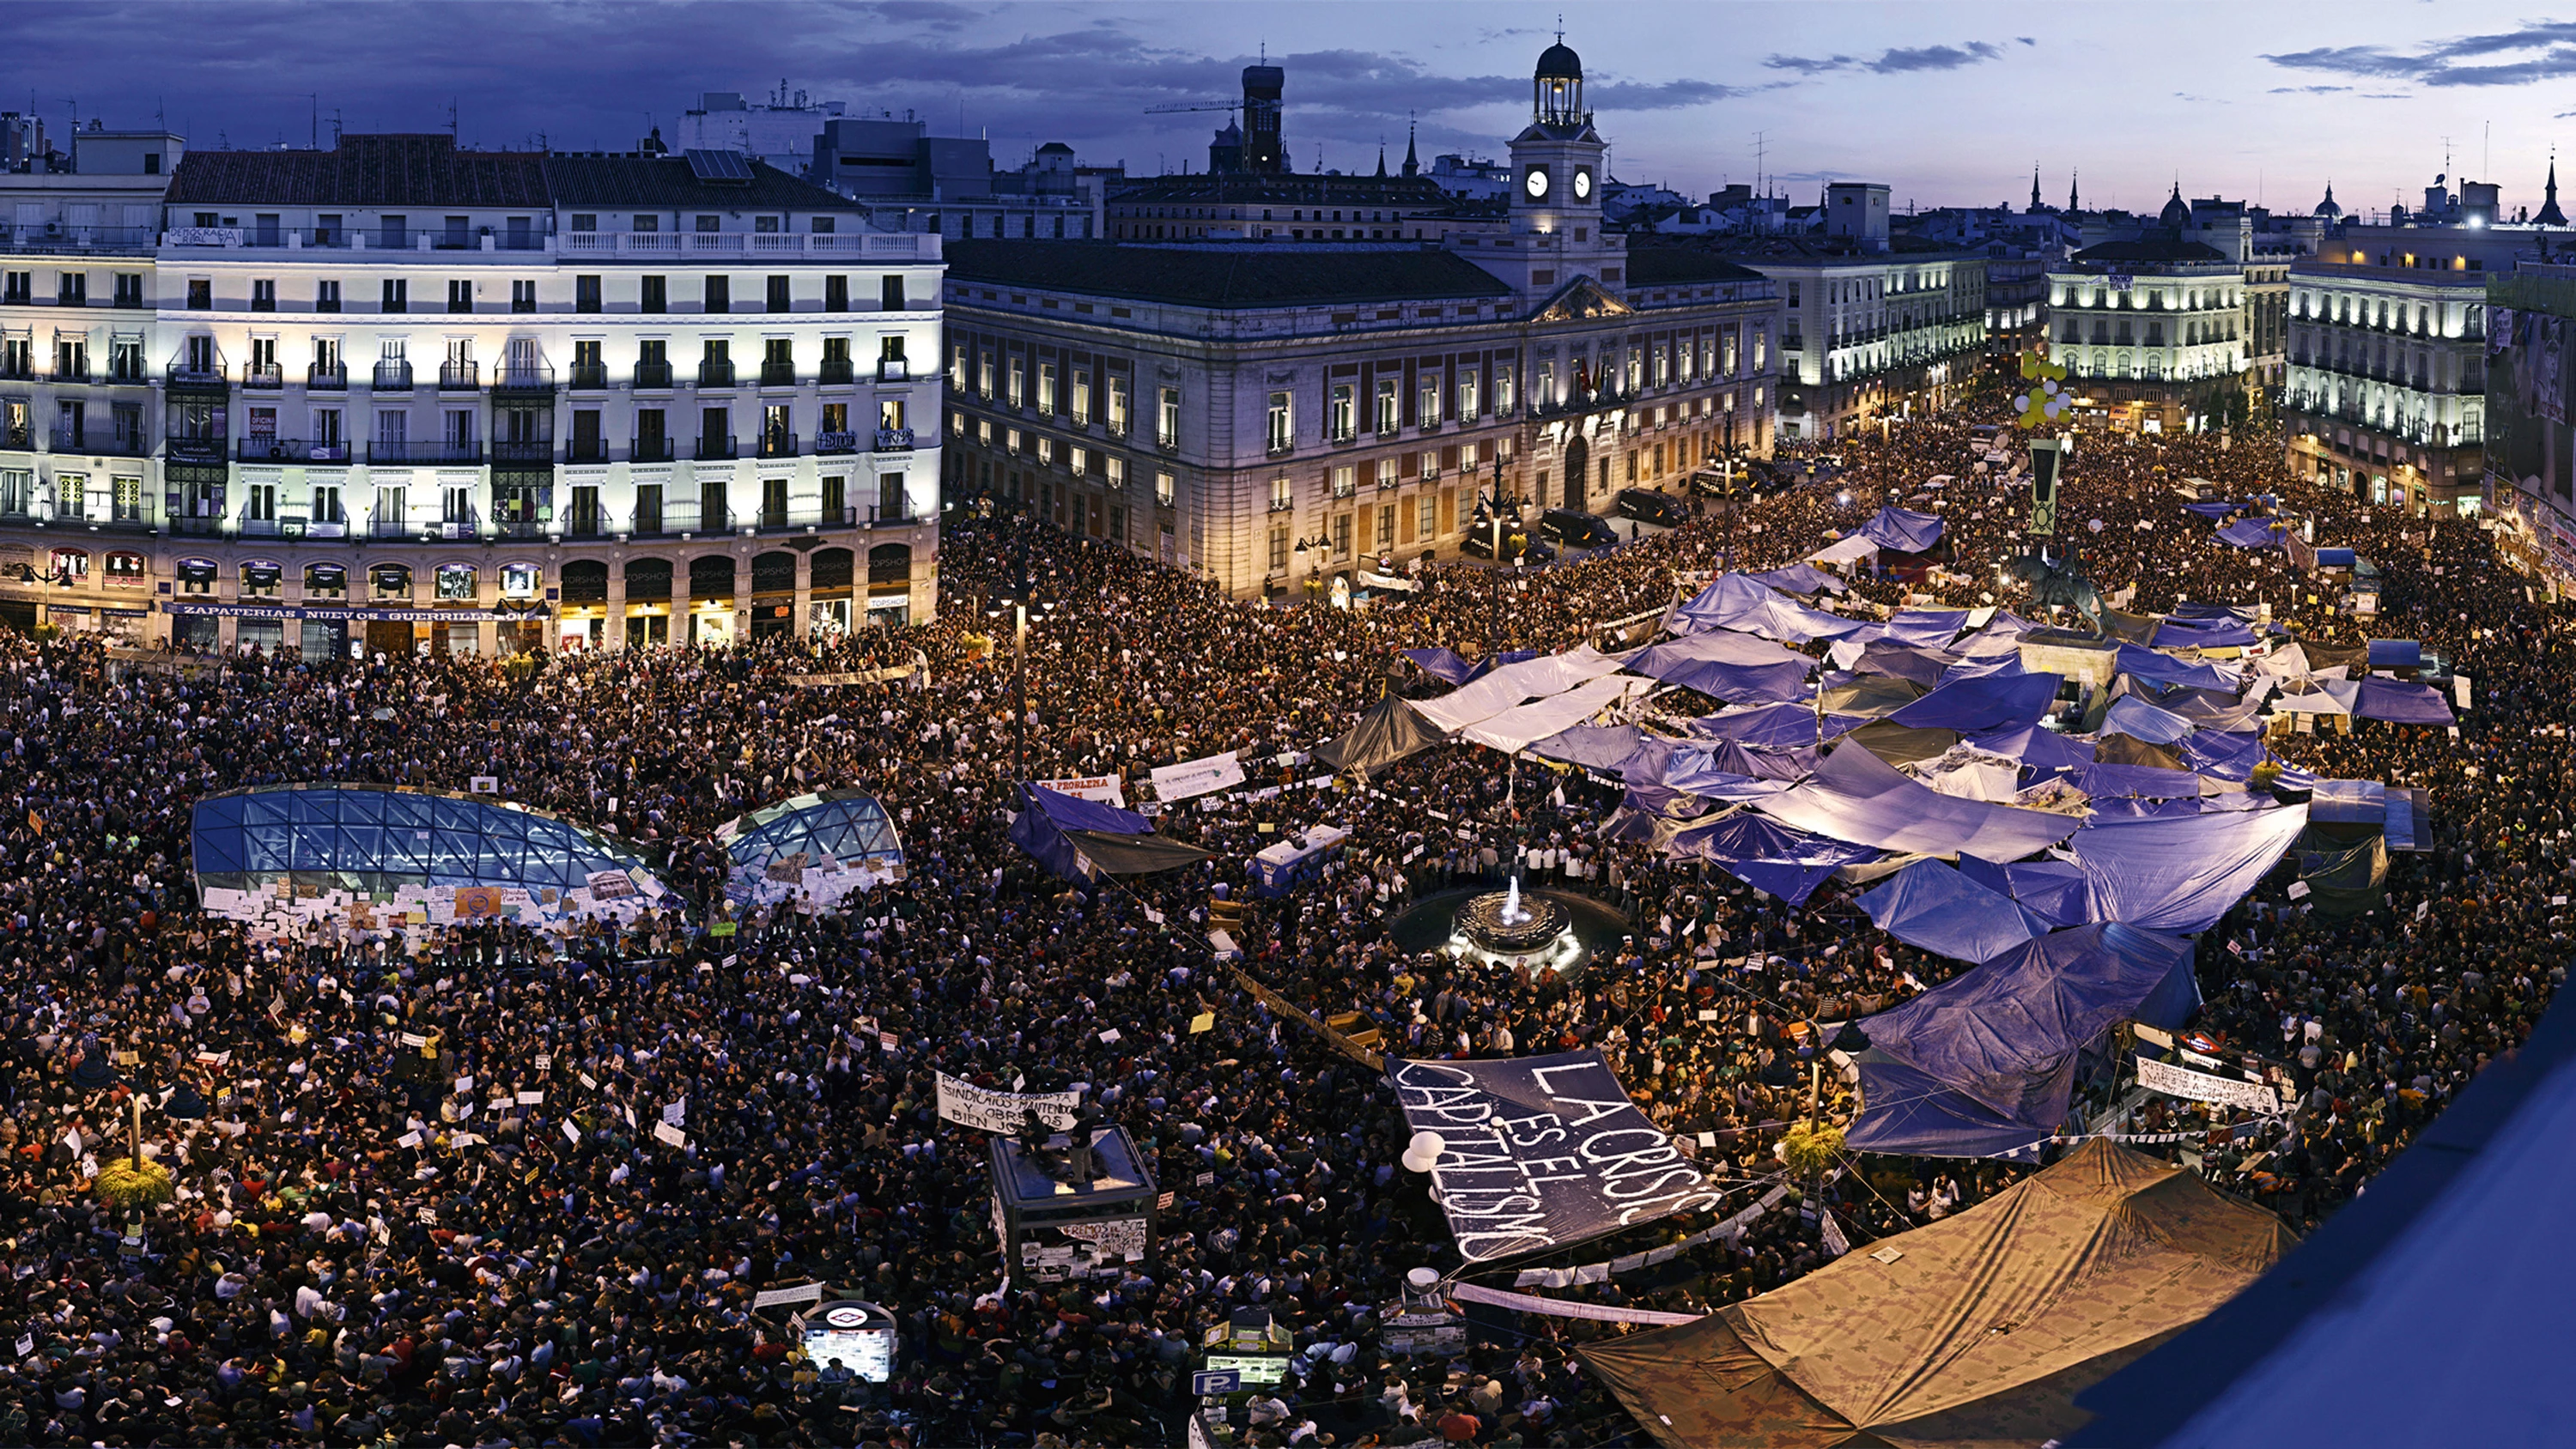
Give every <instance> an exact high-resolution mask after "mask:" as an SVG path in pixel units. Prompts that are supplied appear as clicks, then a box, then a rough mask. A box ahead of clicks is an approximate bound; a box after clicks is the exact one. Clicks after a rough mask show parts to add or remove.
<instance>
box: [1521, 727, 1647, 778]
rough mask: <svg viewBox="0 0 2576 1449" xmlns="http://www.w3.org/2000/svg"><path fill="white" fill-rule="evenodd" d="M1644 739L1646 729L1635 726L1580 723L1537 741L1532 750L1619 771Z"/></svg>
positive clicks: (1562, 760)
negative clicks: (1620, 766) (1621, 762)
mask: <svg viewBox="0 0 2576 1449" xmlns="http://www.w3.org/2000/svg"><path fill="white" fill-rule="evenodd" d="M1645 742H1646V732H1645V731H1644V730H1641V729H1639V728H1637V727H1636V726H1635V725H1594V724H1579V725H1576V726H1574V727H1573V728H1572V729H1568V730H1565V731H1562V732H1560V733H1557V734H1553V735H1549V736H1548V737H1547V738H1545V739H1543V740H1538V741H1534V742H1533V743H1532V744H1531V745H1530V747H1529V751H1530V753H1531V754H1533V755H1536V756H1538V757H1539V758H1540V759H1543V760H1554V761H1556V762H1557V763H1558V764H1561V765H1582V766H1584V767H1586V768H1588V769H1594V770H1616V769H1618V768H1619V762H1620V761H1622V760H1624V759H1627V758H1628V757H1629V756H1630V755H1633V754H1635V753H1637V747H1638V746H1639V745H1642V744H1644V743H1645Z"/></svg>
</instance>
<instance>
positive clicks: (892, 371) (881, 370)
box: [877, 357, 912, 382]
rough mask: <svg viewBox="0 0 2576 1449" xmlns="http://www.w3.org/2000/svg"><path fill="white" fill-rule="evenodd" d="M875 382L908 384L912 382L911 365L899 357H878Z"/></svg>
mask: <svg viewBox="0 0 2576 1449" xmlns="http://www.w3.org/2000/svg"><path fill="white" fill-rule="evenodd" d="M877 381H879V382H910V381H912V363H911V362H910V361H909V360H907V359H905V358H901V357H880V358H878V359H877Z"/></svg>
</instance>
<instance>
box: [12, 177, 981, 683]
mask: <svg viewBox="0 0 2576 1449" xmlns="http://www.w3.org/2000/svg"><path fill="white" fill-rule="evenodd" d="M9 265H10V266H11V267H13V268H18V269H22V270H24V271H25V272H27V273H30V274H31V275H30V276H29V277H28V288H27V291H28V297H29V303H28V307H27V310H28V311H31V312H32V311H43V310H45V309H47V308H50V309H51V310H50V313H49V315H46V316H44V317H42V318H40V319H38V318H30V320H29V321H28V322H27V323H26V324H25V326H24V327H22V328H20V329H19V332H18V333H16V334H13V335H24V336H26V337H29V338H32V337H33V335H34V333H35V332H36V331H37V330H39V329H42V330H44V331H46V332H47V333H48V335H49V336H50V335H55V334H60V333H63V332H65V331H66V330H67V329H69V330H78V329H79V328H80V327H82V326H87V327H88V329H89V331H90V333H91V334H92V336H93V337H94V338H95V339H96V341H94V343H93V345H92V348H91V350H90V353H89V358H90V360H89V362H88V366H89V370H90V371H91V372H93V373H101V374H103V375H104V377H105V381H102V382H98V383H89V382H83V381H78V380H69V381H66V380H65V379H67V378H69V376H70V375H69V374H62V372H61V370H62V369H63V368H64V367H67V366H69V365H70V364H69V363H66V362H64V361H62V360H61V359H62V356H63V354H62V353H61V352H60V350H59V349H57V350H56V351H55V352H54V353H52V354H49V355H36V349H34V348H32V346H31V347H29V348H28V349H26V350H27V351H28V353H29V354H30V356H31V358H32V364H31V366H30V367H29V368H28V369H27V373H26V374H25V375H21V376H20V377H19V379H18V382H24V383H28V384H32V383H33V382H34V381H36V380H37V376H39V375H41V376H42V377H43V378H44V379H45V380H46V381H48V382H49V383H51V384H52V385H51V386H50V387H49V388H48V393H47V396H46V397H45V398H44V399H43V401H45V402H47V403H49V404H51V405H52V407H53V412H54V414H55V415H54V416H49V417H47V418H42V419H38V418H36V417H35V415H34V408H33V405H32V404H33V401H34V400H33V399H30V400H29V404H30V405H29V407H28V408H27V409H26V412H25V416H26V417H27V418H28V419H30V420H31V421H32V422H35V423H40V424H46V425H45V426H30V427H28V428H26V429H23V430H21V431H20V432H12V433H9V434H8V435H7V436H6V437H5V438H0V442H5V443H6V444H7V445H8V446H7V447H6V448H0V553H4V554H5V555H6V556H0V565H10V564H16V565H19V566H21V567H22V568H23V571H24V573H25V574H26V575H28V576H30V577H25V578H19V577H17V576H18V575H19V574H20V573H21V568H20V567H12V568H6V569H5V573H6V574H8V575H9V576H11V577H12V579H13V580H14V582H7V583H0V607H6V608H8V609H9V610H10V611H11V612H12V613H24V612H27V611H29V609H30V606H31V605H32V606H33V607H34V608H35V609H40V610H42V612H43V614H44V615H45V617H47V618H48V619H50V620H51V621H52V622H56V623H63V624H69V625H73V626H75V627H77V626H83V625H87V626H92V627H113V628H116V629H119V630H121V631H123V632H127V633H129V634H134V635H138V636H140V637H144V638H159V637H164V636H170V637H175V638H176V639H178V640H180V641H181V642H186V643H191V644H199V645H216V644H228V643H257V644H261V645H263V646H267V647H284V648H297V649H304V650H308V651H310V650H317V649H318V650H336V649H341V648H346V647H350V646H352V645H356V646H361V647H369V648H375V649H402V648H428V649H438V650H447V651H452V652H465V651H476V652H493V651H499V652H512V651H516V650H522V649H534V648H544V649H558V648H602V647H616V646H619V645H624V644H659V643H684V642H693V641H694V642H712V643H721V642H727V641H730V640H733V639H737V638H741V637H745V636H748V635H758V634H767V633H774V632H793V633H804V632H807V631H809V630H815V629H823V630H839V629H848V628H852V627H857V626H860V625H863V624H865V623H867V622H869V621H870V620H880V621H900V620H905V619H918V618H923V617H927V616H928V615H929V613H930V612H931V611H932V609H933V607H934V600H935V588H936V550H937V526H936V525H937V517H938V510H939V504H940V498H939V477H940V469H939V460H938V452H937V450H938V442H939V439H938V434H937V430H936V428H935V426H933V425H932V423H933V420H934V419H935V418H936V417H937V411H938V388H939V381H938V372H937V368H936V364H935V363H934V362H933V361H932V359H934V358H935V357H936V355H937V352H938V346H939V337H940V311H939V308H940V291H941V289H940V273H941V262H940V239H939V237H937V236H936V235H927V234H918V233H909V234H907V233H889V232H882V231H877V230H873V229H871V228H870V227H869V226H868V224H867V222H866V219H865V217H864V215H863V214H862V213H861V212H860V211H859V210H858V208H857V207H856V206H855V205H854V204H852V203H850V202H848V201H845V200H843V199H842V198H840V197H837V196H834V195H833V194H831V193H830V192H827V191H824V190H821V189H820V188H817V187H813V186H810V185H807V184H806V183H804V182H801V181H798V180H796V179H794V178H792V177H789V176H787V175H785V174H784V173H781V172H778V171H776V170H773V169H771V168H768V167H766V166H763V165H760V164H759V163H757V162H749V161H746V160H744V159H743V158H741V157H739V156H736V155H733V154H731V153H713V152H695V153H690V154H686V155H661V154H654V153H649V152H648V153H641V154H627V155H600V154H594V155H564V154H548V153H537V152H477V151H461V150H458V149H457V148H456V147H455V145H454V143H453V142H452V141H451V140H450V139H449V138H448V137H446V136H443V135H428V136H421V135H385V136H362V135H350V136H344V137H342V138H340V140H339V142H338V143H337V144H336V145H335V146H334V147H333V148H331V149H329V150H309V151H262V152H207V151H198V152H192V153H188V154H187V155H186V156H185V157H184V158H183V159H182V160H180V162H179V164H178V165H177V167H176V169H175V171H174V172H173V174H172V175H171V176H170V178H169V190H168V193H167V195H166V197H164V198H163V200H162V205H161V209H160V217H159V226H158V230H157V233H156V234H155V235H154V237H153V238H152V245H151V246H149V247H148V248H141V247H128V248H127V249H126V250H125V252H124V253H123V254H120V255H117V256H114V257H101V256H96V255H90V254H83V253H78V252H73V251H69V250H57V251H53V252H48V251H45V250H42V249H37V250H33V251H27V250H23V249H22V252H21V254H20V255H18V256H15V257H12V258H10V259H9ZM75 273H86V274H88V275H89V276H91V277H93V278H99V279H102V280H99V281H97V282H94V283H93V284H92V285H91V286H90V287H85V288H78V289H76V288H73V287H71V286H70V285H69V284H66V283H64V282H62V281H61V278H62V277H64V276H68V275H72V274H75ZM32 274H41V275H32ZM110 275H112V276H113V278H114V282H113V288H112V289H111V288H110V287H109V286H108V285H107V284H106V282H105V281H104V280H103V279H104V278H106V277H108V276H110ZM128 278H131V279H132V280H131V281H130V282H129V280H128ZM12 286H13V291H12V293H11V296H12V297H13V299H14V298H15V297H16V293H15V290H14V286H15V284H14V283H13V284H12ZM136 289H139V293H140V295H139V296H134V297H129V296H128V292H129V291H131V290H136ZM110 295H113V297H114V298H115V299H116V300H117V302H118V304H119V305H118V307H116V308H112V309H109V310H108V311H107V312H104V313H90V312H87V311H83V312H73V311H71V310H69V309H71V308H73V307H75V306H78V305H80V304H79V303H77V302H76V301H74V300H73V299H74V298H76V297H79V296H87V297H88V298H90V299H91V301H90V305H92V306H97V305H99V304H101V303H104V302H105V301H107V300H108V297H109V296H110ZM93 319H95V320H93ZM16 321H17V316H16V315H14V314H12V315H8V316H0V322H5V323H14V322H16ZM15 355H16V354H15V353H11V354H8V355H6V356H0V372H6V371H7V367H6V364H7V363H8V361H9V358H10V357H12V356H15ZM101 359H103V360H104V361H105V363H106V366H105V367H104V368H101V367H100V366H99V365H98V362H99V360H101ZM48 363H51V364H52V367H51V369H50V370H49V369H48V368H47V366H46V364H48ZM57 374H60V376H57ZM129 374H131V375H129ZM12 385H17V383H14V382H12V381H11V380H8V379H0V389H5V388H7V387H9V386H12ZM66 387H69V388H73V389H79V388H85V387H99V388H104V389H108V390H109V391H110V392H111V393H112V396H109V397H107V398H103V399H100V400H99V406H98V407H97V408H96V409H95V410H84V415H83V416H82V417H81V418H80V420H79V421H80V424H81V426H80V427H79V428H77V429H73V428H72V427H71V424H70V422H69V421H68V420H69V417H70V415H69V414H65V413H63V403H64V401H65V397H64V392H65V388H66ZM6 401H7V399H6V398H5V396H0V406H4V405H5V403H6ZM916 425H918V430H917V431H916ZM22 622H24V621H23V620H22Z"/></svg>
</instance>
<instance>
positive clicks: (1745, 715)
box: [1690, 704, 1869, 750]
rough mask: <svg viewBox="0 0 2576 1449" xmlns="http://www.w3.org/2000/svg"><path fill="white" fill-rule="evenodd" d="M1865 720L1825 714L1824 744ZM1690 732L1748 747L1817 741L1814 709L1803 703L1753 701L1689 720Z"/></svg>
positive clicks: (1783, 746)
mask: <svg viewBox="0 0 2576 1449" xmlns="http://www.w3.org/2000/svg"><path fill="white" fill-rule="evenodd" d="M1867 723H1869V717H1868V716H1867V715H1857V714H1833V713H1830V712H1828V713H1827V714H1826V715H1825V723H1824V730H1823V735H1824V743H1827V744H1831V743H1832V742H1833V741H1835V740H1837V739H1840V738H1841V737H1842V736H1844V735H1846V734H1849V733H1850V732H1851V731H1853V730H1856V729H1858V728H1860V727H1861V726H1862V725H1865V724H1867ZM1690 729H1691V733H1693V734H1696V735H1702V736H1705V737H1707V738H1709V739H1713V740H1733V741H1734V742H1735V743H1737V744H1739V745H1742V746H1744V747H1745V748H1746V749H1752V750H1794V749H1799V748H1802V747H1808V748H1811V747H1813V746H1814V745H1815V744H1816V743H1817V742H1818V741H1817V728H1816V712H1815V710H1814V709H1813V708H1812V707H1810V706H1807V705H1803V704H1757V705H1755V706H1753V707H1752V708H1750V709H1731V710H1728V711H1727V712H1726V713H1724V714H1710V715H1702V716H1700V717H1699V718H1698V719H1695V720H1692V721H1691V722H1690Z"/></svg>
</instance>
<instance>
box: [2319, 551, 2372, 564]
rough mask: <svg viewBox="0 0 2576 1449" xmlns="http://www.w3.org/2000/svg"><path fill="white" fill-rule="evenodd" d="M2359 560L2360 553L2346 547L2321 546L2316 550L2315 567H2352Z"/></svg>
mask: <svg viewBox="0 0 2576 1449" xmlns="http://www.w3.org/2000/svg"><path fill="white" fill-rule="evenodd" d="M2360 562H2361V555H2359V554H2357V553H2355V552H2353V551H2352V550H2351V549H2348V548H2321V549H2318V550H2317V567H2318V568H2321V569H2348V568H2352V567H2354V566H2355V565H2357V564H2359V563H2360Z"/></svg>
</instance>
